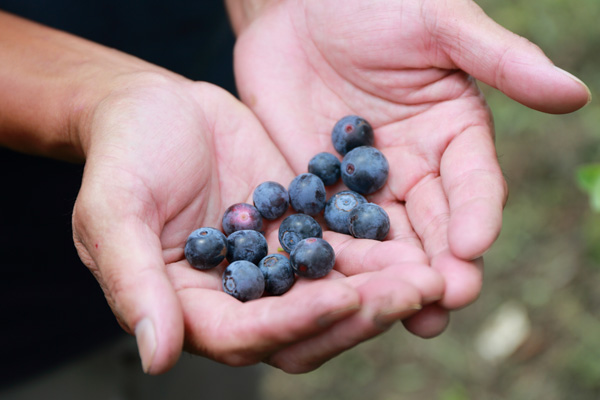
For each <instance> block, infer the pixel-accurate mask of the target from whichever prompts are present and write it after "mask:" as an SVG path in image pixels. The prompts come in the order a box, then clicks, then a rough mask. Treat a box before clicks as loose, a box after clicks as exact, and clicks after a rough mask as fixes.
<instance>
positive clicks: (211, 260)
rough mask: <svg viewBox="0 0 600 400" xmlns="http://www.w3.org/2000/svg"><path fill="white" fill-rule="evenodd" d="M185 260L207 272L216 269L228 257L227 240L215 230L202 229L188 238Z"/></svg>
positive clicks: (221, 233)
mask: <svg viewBox="0 0 600 400" xmlns="http://www.w3.org/2000/svg"><path fill="white" fill-rule="evenodd" d="M184 254H185V258H186V259H187V260H188V262H189V263H190V265H191V266H192V267H194V268H197V269H201V270H206V269H211V268H214V267H216V266H217V265H219V264H220V263H221V261H223V260H224V259H225V256H226V255H227V238H226V237H225V235H224V234H223V232H221V231H219V230H216V229H214V228H208V227H205V228H200V229H196V230H195V231H193V232H192V233H191V234H190V235H189V236H188V238H187V240H186V242H185V247H184Z"/></svg>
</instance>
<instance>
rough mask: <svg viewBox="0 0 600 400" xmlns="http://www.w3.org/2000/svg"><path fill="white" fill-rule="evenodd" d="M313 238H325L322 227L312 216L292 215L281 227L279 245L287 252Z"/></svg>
mask: <svg viewBox="0 0 600 400" xmlns="http://www.w3.org/2000/svg"><path fill="white" fill-rule="evenodd" d="M311 237H317V238H320V237H323V230H322V229H321V225H319V223H318V222H317V221H316V220H315V219H314V218H313V217H311V216H310V215H307V214H292V215H289V216H287V217H286V218H285V219H284V220H283V221H282V222H281V225H279V243H280V244H281V247H282V248H283V250H285V251H286V252H288V253H290V252H291V251H292V249H293V248H294V247H295V246H296V245H297V244H298V243H299V242H300V241H301V240H302V239H306V238H311Z"/></svg>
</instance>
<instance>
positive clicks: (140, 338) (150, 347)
mask: <svg viewBox="0 0 600 400" xmlns="http://www.w3.org/2000/svg"><path fill="white" fill-rule="evenodd" d="M135 340H136V342H137V346H138V352H139V353H140V358H141V359H142V369H143V370H144V372H145V373H149V371H150V368H151V367H152V361H153V359H154V353H155V351H156V332H155V330H154V324H153V323H152V321H151V320H150V318H144V319H142V320H141V321H140V322H138V323H137V325H136V327H135Z"/></svg>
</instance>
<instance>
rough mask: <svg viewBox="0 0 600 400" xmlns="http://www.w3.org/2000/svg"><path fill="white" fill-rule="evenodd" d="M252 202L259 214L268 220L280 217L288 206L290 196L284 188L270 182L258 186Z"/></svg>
mask: <svg viewBox="0 0 600 400" xmlns="http://www.w3.org/2000/svg"><path fill="white" fill-rule="evenodd" d="M252 200H253V201H254V206H255V207H256V208H257V209H258V211H259V212H260V214H261V215H262V216H263V217H265V218H266V219H269V220H273V219H277V218H279V217H281V216H282V215H283V214H285V212H286V211H287V210H288V208H289V205H290V196H289V195H288V191H287V190H286V188H284V187H283V186H282V185H281V184H279V183H277V182H271V181H268V182H263V183H261V184H260V185H258V186H257V187H256V189H254V193H253V194H252Z"/></svg>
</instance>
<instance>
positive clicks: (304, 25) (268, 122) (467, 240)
mask: <svg viewBox="0 0 600 400" xmlns="http://www.w3.org/2000/svg"><path fill="white" fill-rule="evenodd" d="M226 3H227V4H228V7H229V12H230V16H231V20H232V22H233V26H234V29H235V31H236V34H237V35H238V39H237V43H236V48H235V74H236V82H237V85H238V90H239V93H240V96H241V99H242V101H244V102H245V103H246V104H247V105H248V106H249V107H250V108H251V109H252V110H253V111H254V113H255V114H256V115H257V116H258V118H259V119H260V121H261V122H262V124H263V126H264V127H265V128H266V130H267V132H268V133H269V135H270V136H271V138H272V139H273V142H274V143H275V144H276V145H277V147H278V148H279V149H280V150H281V152H282V154H283V155H284V156H285V157H286V159H287V160H288V161H289V163H290V165H291V167H292V169H293V170H294V171H295V172H296V173H300V172H302V171H303V170H304V169H305V168H306V167H305V166H306V162H307V161H308V160H309V159H310V158H311V157H312V156H313V155H314V154H317V153H319V152H322V151H329V152H332V151H333V146H332V144H331V139H330V134H331V128H332V127H333V126H334V124H335V122H336V121H337V120H338V119H339V118H341V117H343V116H345V115H349V114H358V115H360V116H362V117H364V118H365V119H367V120H368V121H369V122H370V123H371V125H372V126H373V127H374V130H375V144H374V145H375V147H377V148H378V149H380V150H381V151H382V152H383V153H384V154H385V156H386V158H387V159H388V160H389V163H390V176H389V180H388V183H387V184H386V187H385V188H384V189H382V190H381V191H379V192H377V193H376V194H374V195H373V196H371V197H370V200H371V201H374V202H376V203H377V204H380V205H381V206H383V207H384V208H385V210H386V211H387V213H388V214H389V215H390V219H391V226H392V230H391V232H390V235H389V237H390V238H391V240H390V241H386V242H384V243H381V244H372V243H369V244H368V245H367V244H363V246H364V247H365V250H364V251H363V252H362V253H361V254H362V256H361V258H360V259H355V260H354V261H353V262H348V263H345V264H344V266H347V268H346V267H344V268H342V269H341V270H342V272H344V273H347V274H351V273H352V272H353V269H351V267H354V268H355V267H356V266H358V265H370V266H371V267H372V268H373V269H376V268H377V267H376V266H374V265H373V264H372V263H370V260H371V259H372V258H373V257H374V256H375V255H377V254H382V253H388V254H396V255H400V254H405V253H406V251H407V249H410V254H412V256H413V257H415V258H414V259H415V260H417V259H418V260H420V261H422V262H426V263H428V264H429V265H431V267H432V269H433V270H435V271H438V272H439V273H440V274H441V275H442V276H443V277H444V280H445V291H444V296H443V297H442V298H441V299H440V300H439V302H436V303H435V304H431V305H429V306H427V307H425V308H424V309H423V310H421V311H420V312H419V313H417V314H416V315H414V316H412V317H411V318H407V319H405V321H404V323H405V326H406V327H407V328H408V329H409V330H410V331H411V332H413V333H415V334H417V335H419V336H423V337H431V336H435V335H437V334H439V333H440V332H442V331H443V330H444V329H445V327H446V325H447V323H448V318H449V312H450V311H451V310H455V309H460V308H462V307H465V306H466V305H468V304H470V303H471V302H473V301H474V300H475V299H476V298H477V297H478V295H479V293H480V290H481V286H482V278H483V258H482V255H483V254H484V253H485V252H486V250H488V249H489V248H490V246H491V245H492V244H493V242H494V241H495V240H496V238H497V237H498V235H499V232H500V229H501V223H502V210H503V207H504V204H505V202H506V199H507V195H508V190H507V185H506V182H505V180H504V178H503V176H502V172H501V170H500V167H499V164H498V159H497V156H496V152H495V146H494V129H493V122H492V117H491V113H490V110H489V109H488V106H487V104H486V102H485V99H484V98H483V96H482V94H481V92H480V90H479V89H478V87H477V84H476V80H480V81H482V82H485V83H486V84H488V85H491V86H493V87H495V88H497V89H499V90H501V91H502V92H504V93H505V94H506V95H507V96H509V97H510V98H512V99H514V100H516V101H518V102H521V103H522V104H524V105H525V106H527V107H530V108H533V109H536V110H539V111H542V112H547V113H557V114H559V113H568V112H572V111H575V110H577V109H579V108H581V107H583V106H584V105H586V104H587V103H588V102H589V101H590V100H591V96H590V92H589V89H587V87H586V86H585V85H584V84H583V83H582V82H581V81H580V80H578V79H577V78H575V77H574V76H572V75H570V74H568V73H566V72H565V71H563V70H561V69H560V68H557V67H555V66H554V65H553V64H552V62H551V61H550V60H549V59H548V58H547V57H546V56H545V55H544V53H543V52H542V50H540V49H539V48H538V47H537V46H535V45H534V44H532V43H531V42H529V41H527V40H526V39H524V38H522V37H519V36H517V35H515V34H513V33H511V32H509V31H508V30H506V29H504V28H502V27H501V26H499V25H498V24H496V23H495V22H494V21H492V20H491V19H490V18H489V17H487V16H486V15H485V13H484V12H483V11H482V10H481V9H480V8H479V7H478V6H477V5H476V4H475V3H474V2H472V1H469V0H448V1H437V0H435V1H432V0H423V1H402V0H396V1H392V0H374V1H363V0H349V1H343V2H336V1H319V0H281V1H274V0H267V1H261V0H228V1H227V2H226ZM292 155H293V156H292ZM325 238H326V239H327V240H329V241H330V242H331V243H333V244H334V246H335V247H336V249H337V252H338V253H341V254H338V257H339V259H340V260H344V259H345V255H346V254H347V253H346V252H345V251H344V250H341V251H340V249H345V248H350V247H352V248H355V246H356V245H355V243H356V242H354V241H352V242H351V240H350V239H348V238H347V237H344V236H342V235H338V234H335V233H332V232H329V233H326V234H325ZM351 243H352V246H350V244H351ZM392 260H393V257H392V256H390V258H389V262H390V263H392V262H393V261H392ZM383 265H385V263H382V264H380V265H379V266H380V267H381V266H383ZM344 323H345V325H346V326H347V327H348V329H352V327H353V326H355V324H356V325H360V324H361V320H360V316H359V315H356V316H354V317H351V318H349V319H348V320H346V321H345V322H344ZM366 339H367V338H366V337H355V341H356V343H358V342H359V341H362V340H366ZM315 340H319V339H315ZM323 341H325V340H323ZM327 345H328V346H329V348H330V349H331V353H334V352H335V351H336V343H335V342H331V343H327ZM338 350H339V351H342V348H341V347H340V348H338ZM293 357H294V355H292V354H285V353H280V354H279V355H278V358H277V359H275V358H272V359H271V362H272V363H274V364H277V363H284V362H286V360H288V358H293Z"/></svg>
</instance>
